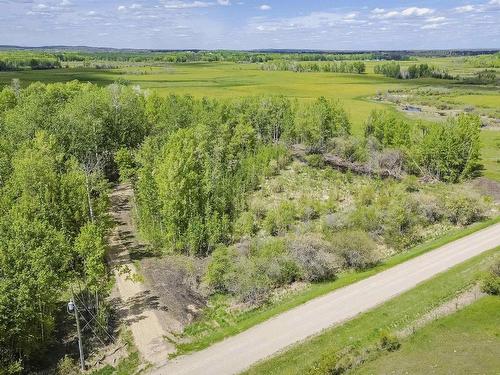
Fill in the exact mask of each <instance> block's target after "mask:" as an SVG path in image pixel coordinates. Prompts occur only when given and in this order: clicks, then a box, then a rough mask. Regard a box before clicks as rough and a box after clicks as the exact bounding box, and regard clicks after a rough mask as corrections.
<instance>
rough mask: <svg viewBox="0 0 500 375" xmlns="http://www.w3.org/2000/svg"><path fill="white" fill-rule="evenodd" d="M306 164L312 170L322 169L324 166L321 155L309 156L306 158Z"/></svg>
mask: <svg viewBox="0 0 500 375" xmlns="http://www.w3.org/2000/svg"><path fill="white" fill-rule="evenodd" d="M306 161H307V164H309V165H310V166H311V167H314V168H323V167H324V166H325V159H323V155H319V154H310V155H307V156H306Z"/></svg>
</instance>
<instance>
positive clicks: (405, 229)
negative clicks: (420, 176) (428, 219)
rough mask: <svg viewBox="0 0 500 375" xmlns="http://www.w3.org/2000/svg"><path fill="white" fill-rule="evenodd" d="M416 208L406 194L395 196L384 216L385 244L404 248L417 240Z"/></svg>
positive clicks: (417, 218)
mask: <svg viewBox="0 0 500 375" xmlns="http://www.w3.org/2000/svg"><path fill="white" fill-rule="evenodd" d="M416 210H417V209H416V207H414V204H413V201H412V200H409V199H408V198H407V196H406V195H402V196H400V197H399V198H397V197H395V199H394V200H393V201H392V202H391V204H390V205H389V207H387V210H386V214H385V218H384V239H385V242H386V243H387V244H389V245H391V246H393V247H395V248H397V249H404V248H406V247H409V246H412V245H414V244H415V243H417V242H418V241H419V239H420V238H419V234H418V230H417V229H418V227H417V224H418V221H419V217H418V214H416V213H415V211H416Z"/></svg>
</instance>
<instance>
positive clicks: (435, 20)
mask: <svg viewBox="0 0 500 375" xmlns="http://www.w3.org/2000/svg"><path fill="white" fill-rule="evenodd" d="M444 20H446V17H430V18H427V19H426V20H425V22H441V21H444Z"/></svg>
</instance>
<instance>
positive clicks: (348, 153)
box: [330, 136, 368, 162]
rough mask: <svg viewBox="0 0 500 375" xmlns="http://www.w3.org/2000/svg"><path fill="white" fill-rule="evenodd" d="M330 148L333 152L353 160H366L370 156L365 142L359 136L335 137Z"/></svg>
mask: <svg viewBox="0 0 500 375" xmlns="http://www.w3.org/2000/svg"><path fill="white" fill-rule="evenodd" d="M330 148H331V149H332V152H333V153H335V154H336V155H338V156H340V157H341V158H342V159H345V160H348V161H351V162H355V161H358V162H364V161H366V159H367V158H368V153H367V149H366V147H365V143H364V141H363V140H362V139H360V138H358V137H352V136H349V137H347V136H346V137H338V138H335V139H334V140H333V141H332V145H331V146H330Z"/></svg>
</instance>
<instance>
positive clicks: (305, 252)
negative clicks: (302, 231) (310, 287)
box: [288, 237, 342, 281]
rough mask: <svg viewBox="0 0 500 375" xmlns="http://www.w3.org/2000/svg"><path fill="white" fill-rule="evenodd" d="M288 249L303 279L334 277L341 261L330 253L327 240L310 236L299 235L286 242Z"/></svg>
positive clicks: (327, 278)
mask: <svg viewBox="0 0 500 375" xmlns="http://www.w3.org/2000/svg"><path fill="white" fill-rule="evenodd" d="M288 251H289V253H290V254H291V256H292V257H293V258H294V259H295V261H296V263H297V265H298V267H299V269H300V273H301V277H302V279H303V280H305V281H324V280H332V279H334V278H335V276H336V274H337V272H338V271H339V270H340V269H341V266H342V261H341V259H339V257H338V256H336V255H335V254H333V253H332V249H331V246H330V244H329V243H328V242H326V241H323V240H321V239H317V238H312V237H299V238H296V239H293V240H291V241H289V242H288Z"/></svg>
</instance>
